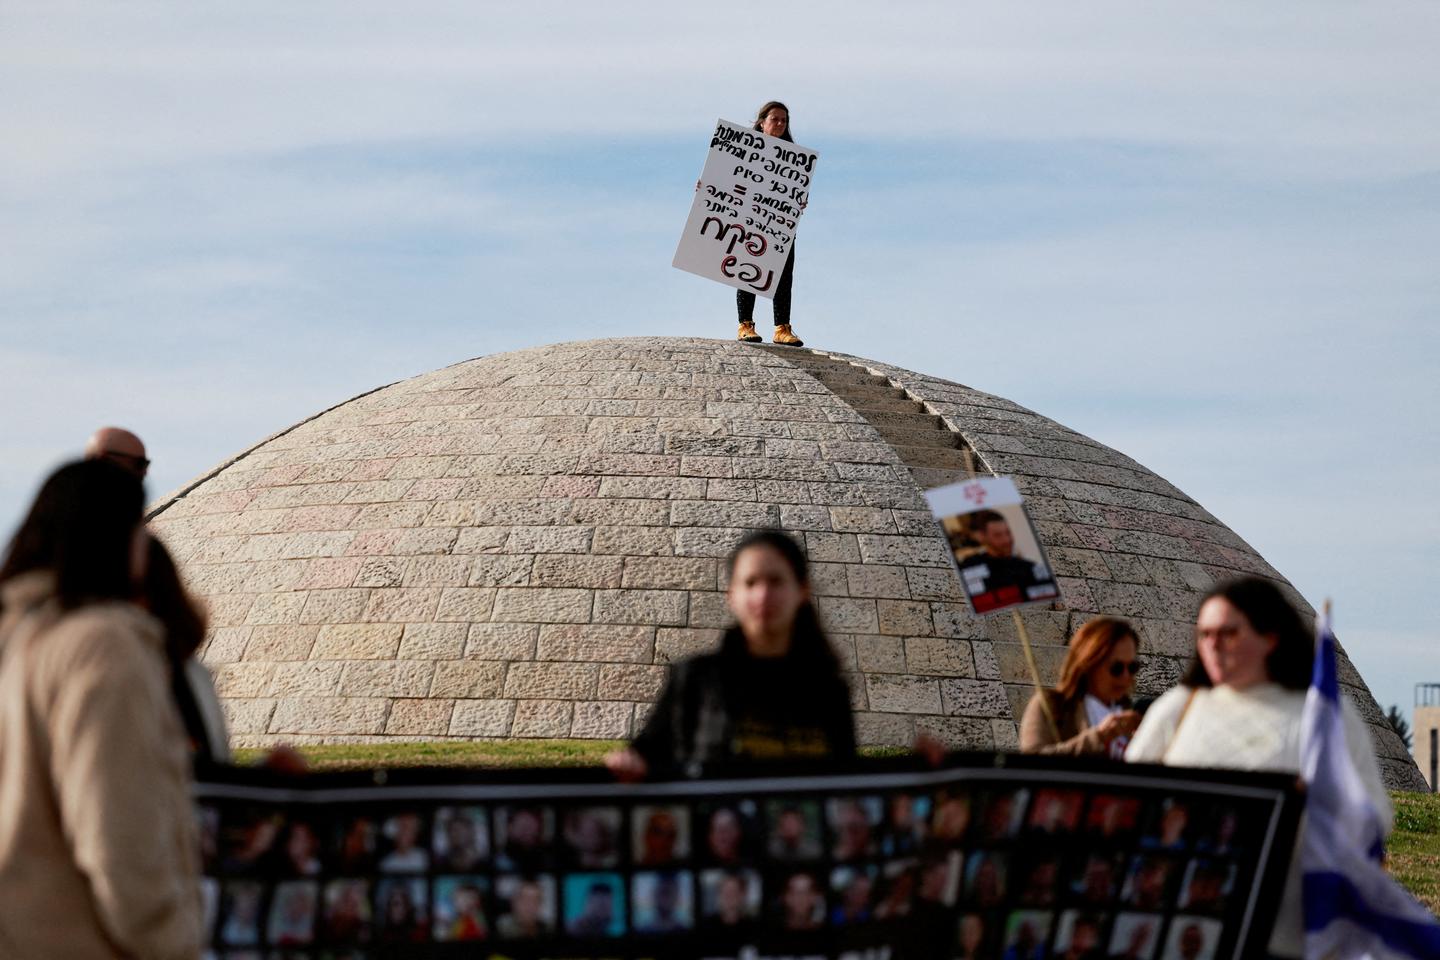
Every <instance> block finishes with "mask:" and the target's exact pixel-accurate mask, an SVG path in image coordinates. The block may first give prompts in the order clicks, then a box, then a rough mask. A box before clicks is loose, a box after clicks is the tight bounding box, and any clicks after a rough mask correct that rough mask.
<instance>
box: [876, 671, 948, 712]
mask: <svg viewBox="0 0 1440 960" xmlns="http://www.w3.org/2000/svg"><path fill="white" fill-rule="evenodd" d="M865 692H866V695H867V700H868V702H869V704H870V709H871V710H878V711H880V712H882V713H928V714H938V713H940V711H941V699H940V684H939V683H938V682H937V681H935V680H929V679H921V678H919V677H903V676H867V677H866V678H865Z"/></svg>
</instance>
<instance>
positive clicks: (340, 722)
mask: <svg viewBox="0 0 1440 960" xmlns="http://www.w3.org/2000/svg"><path fill="white" fill-rule="evenodd" d="M389 706H390V701H388V700H384V699H371V698H363V697H287V698H285V699H283V700H280V701H279V702H278V703H276V704H275V712H274V713H273V714H272V715H271V717H270V731H269V732H270V733H276V734H296V733H304V734H311V735H319V736H325V735H337V734H378V733H380V732H381V731H383V730H384V729H385V719H386V717H387V716H388V715H389Z"/></svg>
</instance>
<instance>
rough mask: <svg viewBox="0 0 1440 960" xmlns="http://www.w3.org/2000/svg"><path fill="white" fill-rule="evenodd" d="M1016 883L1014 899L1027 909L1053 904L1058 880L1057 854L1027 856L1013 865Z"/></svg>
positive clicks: (1058, 865) (1058, 859)
mask: <svg viewBox="0 0 1440 960" xmlns="http://www.w3.org/2000/svg"><path fill="white" fill-rule="evenodd" d="M1015 870H1016V876H1017V878H1018V882H1017V883H1016V884H1015V899H1016V900H1017V901H1018V902H1019V903H1022V904H1024V905H1025V906H1027V907H1048V906H1051V905H1052V904H1054V903H1055V887H1056V885H1057V883H1058V881H1059V879H1060V856H1059V854H1039V855H1037V854H1028V855H1026V856H1024V857H1021V858H1019V859H1018V860H1017V862H1016V864H1015Z"/></svg>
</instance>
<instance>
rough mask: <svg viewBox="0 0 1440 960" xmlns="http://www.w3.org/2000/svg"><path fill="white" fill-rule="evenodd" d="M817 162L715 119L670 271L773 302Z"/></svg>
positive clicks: (802, 150)
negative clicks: (704, 279) (719, 284)
mask: <svg viewBox="0 0 1440 960" xmlns="http://www.w3.org/2000/svg"><path fill="white" fill-rule="evenodd" d="M817 157H818V154H816V152H815V151H814V150H810V149H808V148H806V147H801V146H797V145H795V144H793V143H790V142H788V141H786V140H781V139H779V138H778V137H767V136H765V135H764V134H763V133H759V132H758V131H755V130H751V129H750V128H749V127H746V126H742V125H741V124H738V123H730V122H729V121H727V120H718V121H716V123H715V132H714V134H713V135H712V136H711V138H710V152H709V153H708V154H707V155H706V157H705V169H704V170H703V171H702V172H701V174H700V189H698V190H696V191H695V202H694V203H693V204H691V206H690V218H689V219H688V220H686V221H685V232H684V233H683V234H681V236H680V245H679V246H678V247H677V248H676V249H675V260H674V261H673V266H675V267H678V268H679V269H681V270H686V271H689V272H690V273H694V274H698V275H699V276H702V277H705V278H706V279H709V280H715V281H718V282H720V283H723V284H726V285H727V286H731V287H735V288H737V289H740V290H745V291H748V292H750V293H753V294H756V295H757V296H761V297H767V298H770V299H774V297H775V288H776V287H777V286H779V283H780V273H781V271H783V270H784V269H785V261H786V260H788V259H789V257H790V250H791V248H792V246H793V245H794V242H795V229H796V226H797V224H798V223H799V220H800V214H801V213H802V212H803V210H804V209H805V204H806V202H807V201H808V200H809V197H810V178H811V176H812V175H813V174H814V172H815V161H816V159H817Z"/></svg>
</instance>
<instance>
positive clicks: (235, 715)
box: [220, 697, 275, 734]
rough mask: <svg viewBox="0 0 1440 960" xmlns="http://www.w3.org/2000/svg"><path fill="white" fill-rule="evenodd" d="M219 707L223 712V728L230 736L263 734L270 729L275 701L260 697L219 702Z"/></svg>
mask: <svg viewBox="0 0 1440 960" xmlns="http://www.w3.org/2000/svg"><path fill="white" fill-rule="evenodd" d="M220 707H221V709H222V710H223V711H224V712H225V726H226V728H227V729H228V730H229V731H230V733H231V734H244V733H264V732H265V731H266V730H268V729H269V728H270V715H271V714H272V713H274V712H275V701H274V700H273V699H270V698H260V697H252V698H246V699H243V700H240V699H226V700H221V701H220Z"/></svg>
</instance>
